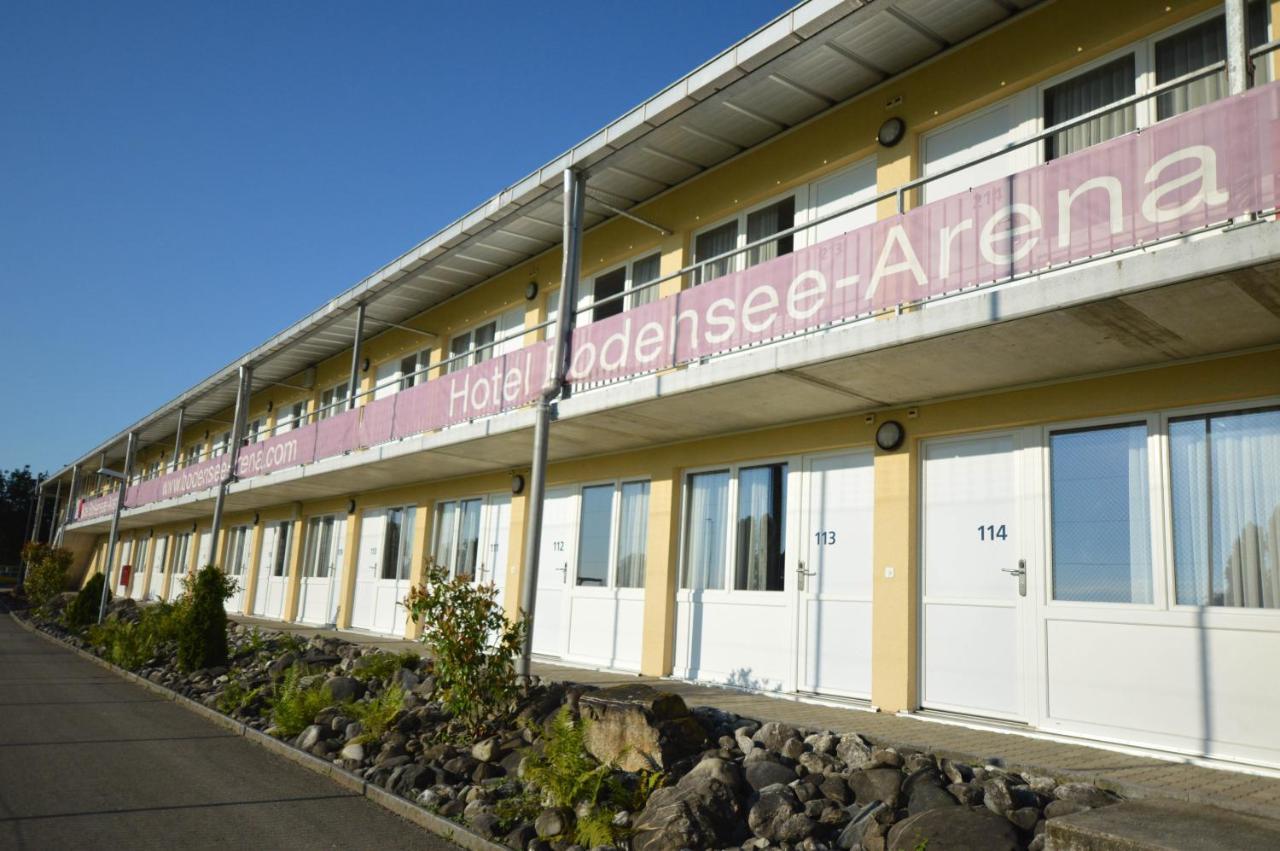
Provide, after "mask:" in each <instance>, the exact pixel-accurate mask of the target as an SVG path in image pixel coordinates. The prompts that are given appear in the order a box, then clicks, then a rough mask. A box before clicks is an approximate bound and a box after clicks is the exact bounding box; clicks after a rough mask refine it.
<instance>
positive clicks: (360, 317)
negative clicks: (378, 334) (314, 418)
mask: <svg viewBox="0 0 1280 851" xmlns="http://www.w3.org/2000/svg"><path fill="white" fill-rule="evenodd" d="M363 336H364V302H363V301H362V302H360V303H359V304H358V305H356V339H355V342H354V343H353V344H352V345H351V383H350V384H348V385H347V410H351V409H352V408H354V407H355V406H356V394H357V393H358V392H359V391H358V390H357V389H356V388H357V387H358V384H357V382H358V381H359V380H360V338H361V337H363Z"/></svg>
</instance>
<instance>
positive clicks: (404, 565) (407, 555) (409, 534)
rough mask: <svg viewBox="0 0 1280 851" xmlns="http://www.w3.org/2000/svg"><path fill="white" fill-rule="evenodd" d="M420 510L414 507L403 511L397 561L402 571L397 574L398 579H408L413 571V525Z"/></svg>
mask: <svg viewBox="0 0 1280 851" xmlns="http://www.w3.org/2000/svg"><path fill="white" fill-rule="evenodd" d="M417 513H418V510H417V509H416V508H414V507H413V506H412V505H411V506H409V507H408V508H406V509H404V511H403V519H402V521H401V524H400V527H401V532H400V541H399V543H398V547H399V551H398V554H397V560H398V562H399V564H400V569H399V571H398V572H397V575H396V578H397V579H401V580H404V579H408V578H409V574H410V573H411V572H412V571H413V523H414V518H415V517H416V516H417Z"/></svg>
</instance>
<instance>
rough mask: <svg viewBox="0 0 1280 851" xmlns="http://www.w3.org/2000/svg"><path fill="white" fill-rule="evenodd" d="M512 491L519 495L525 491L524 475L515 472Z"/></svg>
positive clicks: (512, 479)
mask: <svg viewBox="0 0 1280 851" xmlns="http://www.w3.org/2000/svg"><path fill="white" fill-rule="evenodd" d="M511 492H512V493H513V494H516V495H519V494H522V493H524V476H522V475H520V474H519V473H514V474H512V476H511Z"/></svg>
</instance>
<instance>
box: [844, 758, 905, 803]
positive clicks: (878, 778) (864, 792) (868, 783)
mask: <svg viewBox="0 0 1280 851" xmlns="http://www.w3.org/2000/svg"><path fill="white" fill-rule="evenodd" d="M902 779H903V778H902V772H901V771H898V769H896V768H868V769H865V770H863V771H855V772H853V773H852V774H850V775H849V787H850V788H851V789H853V794H854V798H855V799H856V800H857V802H858V803H859V804H869V803H871V802H872V801H884V802H885V803H886V804H888V805H889V807H890V808H891V809H895V810H896V809H897V808H898V806H899V804H900V802H901V798H902V794H901V791H902Z"/></svg>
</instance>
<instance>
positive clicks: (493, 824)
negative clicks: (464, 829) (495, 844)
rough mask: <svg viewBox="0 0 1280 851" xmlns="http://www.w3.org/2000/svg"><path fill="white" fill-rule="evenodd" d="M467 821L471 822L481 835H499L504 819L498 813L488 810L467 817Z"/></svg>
mask: <svg viewBox="0 0 1280 851" xmlns="http://www.w3.org/2000/svg"><path fill="white" fill-rule="evenodd" d="M467 821H469V822H470V823H471V826H472V827H473V828H474V829H475V831H476V832H477V833H479V834H480V835H481V836H497V834H498V828H499V827H500V826H501V824H502V820H501V819H499V818H498V816H497V815H496V814H494V813H492V812H489V811H488V810H486V811H485V812H482V813H477V814H476V815H475V816H474V817H472V818H469V819H467Z"/></svg>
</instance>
